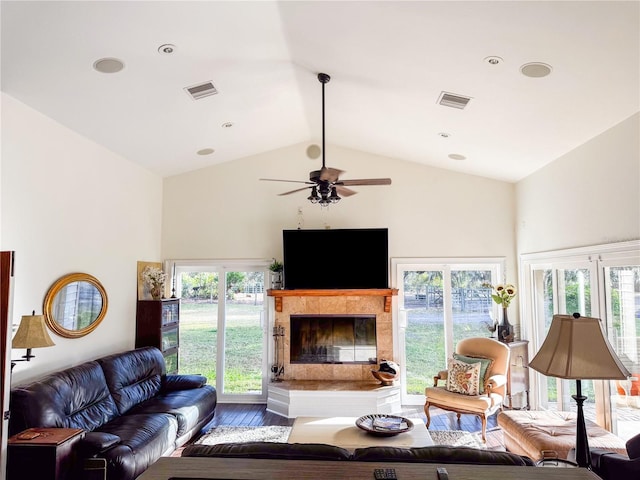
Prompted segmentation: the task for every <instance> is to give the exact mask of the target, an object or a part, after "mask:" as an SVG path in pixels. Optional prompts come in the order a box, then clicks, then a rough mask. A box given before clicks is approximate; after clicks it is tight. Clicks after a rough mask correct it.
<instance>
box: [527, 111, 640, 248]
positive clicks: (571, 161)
mask: <svg viewBox="0 0 640 480" xmlns="http://www.w3.org/2000/svg"><path fill="white" fill-rule="evenodd" d="M516 203H517V207H518V209H517V225H518V235H517V248H518V253H534V252H543V251H547V250H557V249H563V248H573V247H581V246H588V245H597V244H603V243H613V242H621V241H626V240H635V239H639V238H640V114H636V115H633V116H632V117H630V118H628V119H627V120H625V121H624V122H621V123H620V124H618V125H616V126H615V127H613V128H611V129H609V130H607V131H606V132H604V133H602V134H601V135H599V136H597V137H595V138H594V139H592V140H590V141H589V142H587V143H585V144H584V145H581V146H580V147H578V148H576V149H575V150H573V151H571V152H569V153H567V154H566V155H564V156H562V157H560V158H559V159H557V160H556V161H554V162H553V163H550V164H549V165H547V166H546V167H544V168H542V169H541V170H539V171H538V172H536V173H534V174H532V175H530V176H529V177H527V178H526V179H524V180H522V181H520V182H519V183H518V184H517V185H516Z"/></svg>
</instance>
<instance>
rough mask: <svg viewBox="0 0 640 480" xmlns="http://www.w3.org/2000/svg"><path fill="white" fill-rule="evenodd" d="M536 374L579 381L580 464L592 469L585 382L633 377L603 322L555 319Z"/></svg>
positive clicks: (539, 355)
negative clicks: (583, 385) (585, 419)
mask: <svg viewBox="0 0 640 480" xmlns="http://www.w3.org/2000/svg"><path fill="white" fill-rule="evenodd" d="M529 366H530V367H531V368H533V369H534V370H536V371H538V372H540V373H542V374H544V375H547V376H548V377H557V378H564V379H570V380H575V381H576V394H575V395H572V397H573V399H574V400H575V401H576V403H577V404H578V419H577V425H576V430H577V431H576V463H577V464H578V466H580V467H585V468H588V469H591V453H590V451H589V440H588V437H587V427H586V425H585V421H584V412H583V409H582V404H583V403H584V401H585V400H586V399H587V397H585V396H583V395H582V385H581V382H580V381H581V380H626V379H627V377H629V376H631V374H630V373H629V371H628V370H627V369H626V368H625V366H624V365H623V364H622V362H621V361H620V359H619V358H618V357H617V355H616V354H615V352H614V351H613V348H611V345H610V344H609V342H608V341H607V337H606V336H605V334H604V332H603V329H602V326H601V324H600V319H598V318H591V317H581V316H580V314H579V313H574V314H573V315H554V316H553V320H552V322H551V327H550V328H549V333H547V338H545V340H544V343H543V344H542V347H540V350H539V351H538V353H537V354H536V356H535V357H533V359H532V360H531V362H529Z"/></svg>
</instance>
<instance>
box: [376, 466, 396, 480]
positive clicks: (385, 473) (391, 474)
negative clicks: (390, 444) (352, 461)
mask: <svg viewBox="0 0 640 480" xmlns="http://www.w3.org/2000/svg"><path fill="white" fill-rule="evenodd" d="M373 476H374V478H375V479H376V480H398V477H396V469H395V468H376V469H375V470H374V471H373Z"/></svg>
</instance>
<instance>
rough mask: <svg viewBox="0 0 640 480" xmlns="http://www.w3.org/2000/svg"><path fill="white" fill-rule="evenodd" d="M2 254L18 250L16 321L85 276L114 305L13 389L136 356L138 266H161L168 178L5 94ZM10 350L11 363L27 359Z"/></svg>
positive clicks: (28, 369)
mask: <svg viewBox="0 0 640 480" xmlns="http://www.w3.org/2000/svg"><path fill="white" fill-rule="evenodd" d="M1 99H2V178H1V182H2V183H1V198H0V205H1V206H2V208H1V212H0V213H1V215H0V218H1V226H0V232H1V233H2V237H1V238H0V249H1V250H15V252H16V262H15V289H14V303H13V313H14V318H13V321H14V323H19V321H20V317H21V316H22V315H24V314H30V313H31V311H32V310H35V311H36V313H42V306H43V300H44V297H45V294H46V292H47V290H48V289H49V287H50V286H51V284H52V283H53V282H54V281H55V280H57V279H58V278H59V277H61V276H63V275H65V274H67V273H72V272H85V273H89V274H91V275H93V276H95V277H97V278H98V280H100V282H101V283H102V284H103V285H104V287H105V289H106V291H107V295H108V297H109V305H108V311H107V315H106V317H105V319H104V320H103V321H102V323H101V324H100V326H98V328H97V329H96V330H94V331H93V332H92V333H90V334H89V335H87V336H85V337H82V338H78V339H66V338H62V337H58V336H57V335H55V334H53V333H51V336H52V338H53V340H54V342H55V343H56V345H55V346H53V347H49V348H39V349H34V350H33V353H34V354H35V355H36V358H35V359H33V360H32V361H31V362H28V363H27V362H21V363H19V364H17V366H16V367H15V369H14V371H13V384H14V385H15V384H19V383H24V382H25V381H27V380H30V379H33V378H37V377H39V376H41V375H42V374H43V373H46V372H50V371H55V370H59V369H61V368H64V367H67V366H70V365H74V364H78V363H81V362H82V361H85V360H89V359H93V358H97V357H100V356H102V355H106V354H109V353H113V352H118V351H122V350H126V349H130V348H133V346H134V334H135V307H136V291H137V290H136V266H137V263H136V262H137V261H138V260H148V261H159V260H160V259H161V257H160V238H161V206H162V179H161V178H160V177H158V176H156V175H154V174H152V173H150V172H149V171H147V170H144V169H142V168H141V167H139V166H137V165H135V164H133V163H131V162H129V161H127V160H126V159H124V158H122V157H120V156H118V155H116V154H114V153H112V152H110V151H108V150H106V149H104V148H103V147H101V146H99V145H97V144H95V143H93V142H91V141H89V140H87V139H86V138H84V137H81V136H79V135H78V134H76V133H74V132H72V131H70V130H68V129H67V128H65V127H63V126H61V125H60V124H58V123H56V122H54V121H52V120H51V119H49V118H47V117H45V116H43V115H42V114H40V113H38V112H37V111H35V110H32V109H31V108H29V107H27V106H25V105H24V104H22V103H20V102H18V101H16V100H15V99H14V98H12V97H10V96H8V95H6V94H2V97H1ZM24 353H25V351H24V349H21V350H13V351H12V357H13V358H19V357H20V356H21V355H24Z"/></svg>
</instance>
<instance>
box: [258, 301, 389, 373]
mask: <svg viewBox="0 0 640 480" xmlns="http://www.w3.org/2000/svg"><path fill="white" fill-rule="evenodd" d="M267 293H268V295H269V296H272V297H274V300H275V326H276V327H278V326H282V327H284V352H283V353H284V355H283V357H284V358H283V364H284V374H283V375H282V378H281V380H285V381H292V380H322V381H345V380H350V381H368V382H370V381H372V380H374V379H373V377H372V375H371V370H372V369H375V368H377V365H372V364H317V365H316V364H291V363H289V346H290V331H291V329H290V324H289V316H290V315H310V314H325V315H326V314H345V315H354V314H369V315H372V314H375V316H376V343H377V356H378V362H380V360H382V359H388V360H392V359H393V328H392V323H391V322H392V320H391V317H392V315H391V297H392V296H394V295H397V290H395V289H374V290H269V291H268V292H267Z"/></svg>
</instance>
